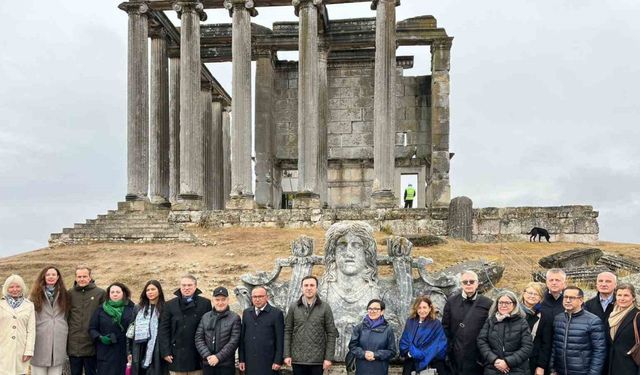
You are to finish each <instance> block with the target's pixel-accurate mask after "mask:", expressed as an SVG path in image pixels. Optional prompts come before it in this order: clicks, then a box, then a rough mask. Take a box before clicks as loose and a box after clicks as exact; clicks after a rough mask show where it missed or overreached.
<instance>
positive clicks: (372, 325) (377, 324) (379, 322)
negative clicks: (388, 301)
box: [363, 315, 385, 329]
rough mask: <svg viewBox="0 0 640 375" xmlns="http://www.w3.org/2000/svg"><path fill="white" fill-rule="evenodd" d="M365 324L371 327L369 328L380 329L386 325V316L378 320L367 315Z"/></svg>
mask: <svg viewBox="0 0 640 375" xmlns="http://www.w3.org/2000/svg"><path fill="white" fill-rule="evenodd" d="M363 321H364V322H365V323H367V325H368V326H369V328H371V329H374V328H377V327H380V326H381V325H383V324H384V323H385V320H384V315H380V317H379V318H378V319H376V320H373V319H371V318H369V315H365V317H364V320H363Z"/></svg>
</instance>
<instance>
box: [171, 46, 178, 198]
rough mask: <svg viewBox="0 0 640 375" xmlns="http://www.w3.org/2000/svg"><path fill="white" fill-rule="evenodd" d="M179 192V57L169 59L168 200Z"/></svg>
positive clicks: (176, 196)
mask: <svg viewBox="0 0 640 375" xmlns="http://www.w3.org/2000/svg"><path fill="white" fill-rule="evenodd" d="M178 194H180V58H178V57H172V58H170V59H169V201H170V202H171V203H172V204H173V203H176V202H177V201H178Z"/></svg>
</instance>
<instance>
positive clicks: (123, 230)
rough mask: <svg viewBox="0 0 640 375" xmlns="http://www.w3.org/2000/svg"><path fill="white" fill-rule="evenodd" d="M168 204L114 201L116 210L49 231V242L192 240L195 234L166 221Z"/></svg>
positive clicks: (55, 243)
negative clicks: (58, 230)
mask: <svg viewBox="0 0 640 375" xmlns="http://www.w3.org/2000/svg"><path fill="white" fill-rule="evenodd" d="M169 212H170V210H169V208H167V207H161V206H157V205H153V204H151V203H149V202H142V201H135V202H118V209H117V210H110V211H108V212H107V214H105V215H98V216H97V218H95V219H89V220H87V221H86V223H78V224H74V226H73V228H64V229H63V230H62V233H52V234H51V235H50V236H49V245H50V246H56V245H63V244H76V243H87V242H119V241H123V242H153V241H186V242H188V241H194V240H195V237H194V235H193V234H191V233H190V232H188V231H185V230H184V229H183V228H181V227H180V226H179V225H177V224H172V223H170V222H169V221H168V220H167V218H168V217H169Z"/></svg>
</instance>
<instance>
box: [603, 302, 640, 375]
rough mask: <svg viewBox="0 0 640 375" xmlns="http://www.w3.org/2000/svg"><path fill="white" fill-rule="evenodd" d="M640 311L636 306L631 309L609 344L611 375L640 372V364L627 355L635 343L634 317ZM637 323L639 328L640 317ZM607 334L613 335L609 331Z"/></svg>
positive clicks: (609, 369) (626, 374) (631, 374)
mask: <svg viewBox="0 0 640 375" xmlns="http://www.w3.org/2000/svg"><path fill="white" fill-rule="evenodd" d="M638 311H639V310H638V309H637V308H635V307H634V308H633V309H632V310H631V311H629V313H628V314H627V315H626V316H625V317H624V319H623V320H622V322H621V323H620V326H619V327H618V330H617V331H616V336H615V337H614V338H613V341H611V344H610V345H609V368H608V374H609V375H636V374H638V373H639V372H638V370H639V369H638V366H636V364H635V362H633V359H631V357H630V356H628V355H627V352H628V351H629V349H631V348H632V347H633V345H635V336H634V334H633V319H634V318H635V317H636V314H637V313H638ZM636 324H637V325H638V329H640V317H638V318H637V319H636ZM606 334H607V335H608V336H609V338H610V337H611V335H610V334H609V332H606Z"/></svg>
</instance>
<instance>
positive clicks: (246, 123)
mask: <svg viewBox="0 0 640 375" xmlns="http://www.w3.org/2000/svg"><path fill="white" fill-rule="evenodd" d="M224 6H225V8H226V9H228V10H229V12H230V13H231V16H232V39H231V49H232V56H233V58H232V59H233V60H232V69H233V71H232V85H233V89H232V90H233V101H232V103H231V106H232V111H233V117H232V125H231V128H232V133H233V135H232V137H231V159H232V160H233V162H232V164H231V169H232V171H231V195H236V196H243V197H248V196H252V197H253V187H252V168H251V16H252V15H256V14H257V12H256V10H255V8H254V3H253V1H251V0H225V1H224Z"/></svg>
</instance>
